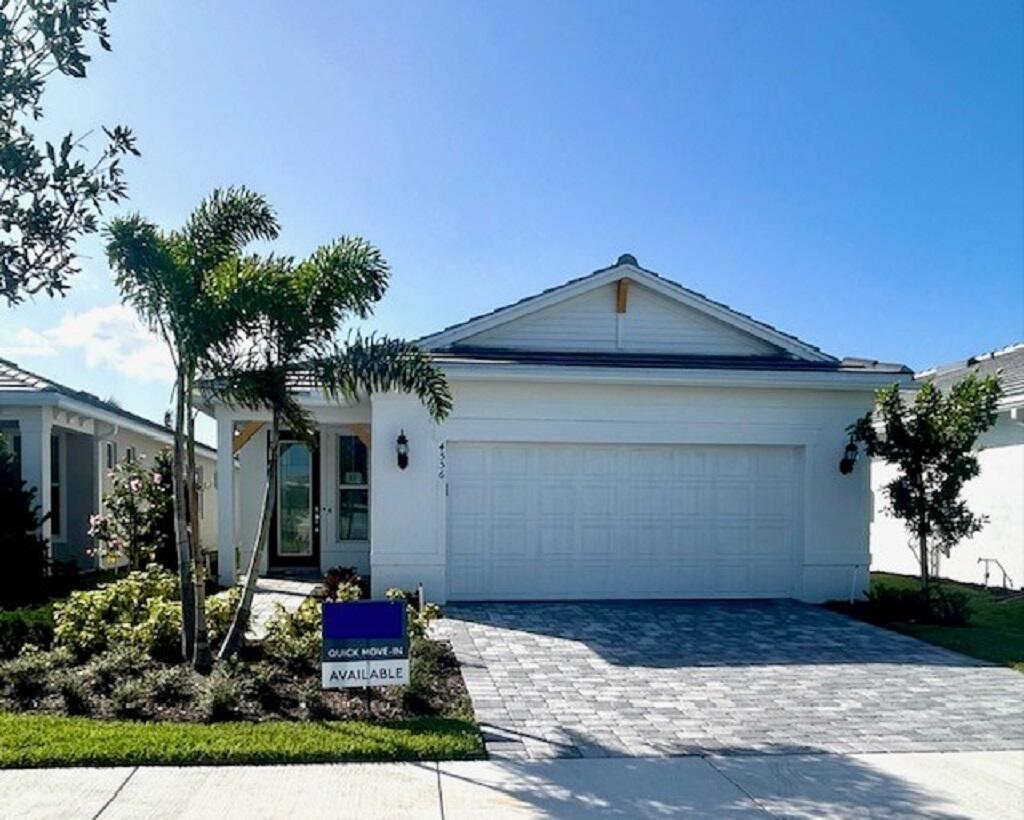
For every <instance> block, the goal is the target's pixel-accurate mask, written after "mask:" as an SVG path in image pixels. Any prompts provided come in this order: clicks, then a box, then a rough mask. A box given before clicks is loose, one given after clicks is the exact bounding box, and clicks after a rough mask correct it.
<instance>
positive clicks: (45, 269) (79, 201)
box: [0, 0, 138, 305]
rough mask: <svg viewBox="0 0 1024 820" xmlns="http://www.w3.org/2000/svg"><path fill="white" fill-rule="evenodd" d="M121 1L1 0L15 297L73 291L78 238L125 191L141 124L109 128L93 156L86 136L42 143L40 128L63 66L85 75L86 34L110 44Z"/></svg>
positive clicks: (1, 143)
mask: <svg viewBox="0 0 1024 820" xmlns="http://www.w3.org/2000/svg"><path fill="white" fill-rule="evenodd" d="M112 2H113V0H4V1H3V2H0V60H2V63H3V70H2V72H0V296H2V297H3V298H5V299H6V300H7V303H8V304H9V305H14V304H17V303H18V302H21V301H22V300H23V299H24V298H25V297H26V296H28V295H30V294H34V293H38V292H39V291H44V292H45V293H47V294H48V295H50V296H53V295H54V294H63V293H64V291H65V290H66V289H67V287H68V279H69V278H70V277H71V276H72V275H73V274H75V273H77V271H78V268H77V266H76V264H75V256H74V253H73V251H72V247H73V245H74V242H75V240H76V239H77V238H78V237H80V236H83V235H85V234H90V233H94V232H95V231H96V229H97V227H98V224H97V219H98V217H99V214H100V213H101V211H102V208H103V206H104V205H105V204H108V203H116V202H119V201H121V200H122V199H124V198H125V196H126V194H127V189H126V186H125V183H124V179H123V170H122V168H121V158H122V157H123V156H124V155H125V154H134V155H136V156H137V155H138V151H137V150H136V149H135V138H134V137H133V135H132V132H131V131H130V130H128V129H127V128H124V127H123V126H117V127H114V128H111V129H107V128H104V129H103V132H104V134H105V135H106V137H107V144H106V147H105V148H104V149H103V151H102V152H101V153H100V154H99V156H98V157H97V158H96V159H95V160H94V161H92V162H89V161H86V160H83V159H82V158H81V150H82V147H83V141H84V139H85V138H84V137H76V136H75V135H74V134H67V135H66V136H65V137H64V138H63V140H61V142H60V144H59V145H56V146H55V145H53V144H51V143H49V142H47V143H45V144H43V145H40V144H39V141H38V140H37V139H36V137H35V136H34V135H33V133H32V131H31V128H30V126H31V125H32V123H34V122H36V121H38V120H39V119H40V118H41V117H42V115H43V109H42V106H41V99H42V95H43V91H44V90H45V88H46V81H47V79H48V78H49V77H50V76H51V75H53V74H54V73H60V74H64V75H67V76H69V77H78V78H81V77H85V71H86V66H87V65H88V63H89V60H90V57H89V55H88V54H86V52H85V38H86V36H88V35H95V36H96V39H97V40H98V41H99V44H100V46H101V47H102V48H103V49H105V50H107V51H109V50H110V43H109V40H108V34H107V20H106V14H107V12H108V11H109V7H110V4H111V3H112Z"/></svg>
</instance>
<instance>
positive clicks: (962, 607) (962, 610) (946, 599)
mask: <svg viewBox="0 0 1024 820" xmlns="http://www.w3.org/2000/svg"><path fill="white" fill-rule="evenodd" d="M929 614H930V617H931V622H932V623H936V624H941V625H943V626H966V625H967V624H968V622H969V621H970V620H971V598H970V596H969V595H968V594H967V593H966V592H961V591H960V590H956V589H944V588H942V587H938V588H937V589H936V590H935V591H934V594H933V595H932V602H931V612H930V613H929Z"/></svg>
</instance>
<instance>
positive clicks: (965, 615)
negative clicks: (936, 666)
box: [863, 584, 971, 626]
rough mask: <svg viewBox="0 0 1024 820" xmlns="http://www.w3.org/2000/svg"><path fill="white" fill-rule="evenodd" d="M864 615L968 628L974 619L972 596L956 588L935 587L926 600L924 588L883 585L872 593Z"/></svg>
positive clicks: (866, 603)
mask: <svg viewBox="0 0 1024 820" xmlns="http://www.w3.org/2000/svg"><path fill="white" fill-rule="evenodd" d="M863 606H864V614H865V617H866V618H867V619H868V620H870V621H875V622H877V623H886V622H892V621H904V622H908V623H922V624H938V625H941V626H964V625H966V624H967V623H968V621H969V620H970V613H971V606H970V597H969V596H968V595H966V594H965V593H963V592H960V591H959V590H955V589H945V588H943V587H941V586H935V587H932V590H931V594H930V595H929V597H928V598H927V599H926V598H925V596H924V595H923V594H922V593H921V590H920V588H918V587H911V588H902V587H891V586H887V585H885V584H879V585H878V586H876V587H874V588H873V589H872V590H871V591H870V592H869V593H868V599H867V601H866V602H865V604H864V605H863Z"/></svg>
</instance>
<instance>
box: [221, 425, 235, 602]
mask: <svg viewBox="0 0 1024 820" xmlns="http://www.w3.org/2000/svg"><path fill="white" fill-rule="evenodd" d="M234 439H235V422H234V419H233V418H232V417H231V416H230V415H227V414H223V415H222V414H221V413H218V414H217V580H218V581H219V582H220V584H221V586H225V587H230V586H234V584H235V572H236V569H237V568H236V567H235V453H234V449H233V448H234Z"/></svg>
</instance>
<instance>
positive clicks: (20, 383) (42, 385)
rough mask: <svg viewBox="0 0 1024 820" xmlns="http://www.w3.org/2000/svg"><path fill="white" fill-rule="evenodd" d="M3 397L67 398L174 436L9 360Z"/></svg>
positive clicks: (2, 366)
mask: <svg viewBox="0 0 1024 820" xmlns="http://www.w3.org/2000/svg"><path fill="white" fill-rule="evenodd" d="M4 393H45V394H57V395H60V396H66V397H67V398H70V399H74V400H75V401H78V402H81V403H82V404H87V405H89V406H91V407H95V408H97V409H98V410H104V411H106V412H107V413H112V414H114V415H116V416H119V417H121V418H123V419H125V420H127V421H130V422H133V423H134V424H138V425H140V426H142V427H145V428H147V429H149V430H152V431H153V432H155V433H159V434H160V435H161V436H163V437H166V436H173V435H174V430H173V429H172V428H170V427H168V426H166V425H164V424H159V423H158V422H155V421H152V420H150V419H147V418H146V417H145V416H140V415H138V414H137V413H132V412H131V411H129V410H125V409H124V408H123V407H120V406H119V405H117V404H115V403H114V402H112V401H105V400H104V399H101V398H100V397H99V396H96V395H94V394H93V393H87V392H86V391H84V390H75V389H74V388H72V387H68V386H67V385H63V384H60V383H59V382H55V381H53V380H52V379H48V378H46V377H45V376H40V375H39V374H37V373H32V372H31V371H28V370H25V369H24V368H23V367H20V366H19V365H17V364H16V363H14V362H12V361H9V360H8V359H2V358H0V404H2V403H3V398H2V395H3V394H4ZM196 446H197V448H199V449H202V450H205V451H206V453H207V454H208V455H213V454H215V453H216V450H214V449H213V448H212V447H207V446H206V445H205V444H200V443H199V442H196Z"/></svg>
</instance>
